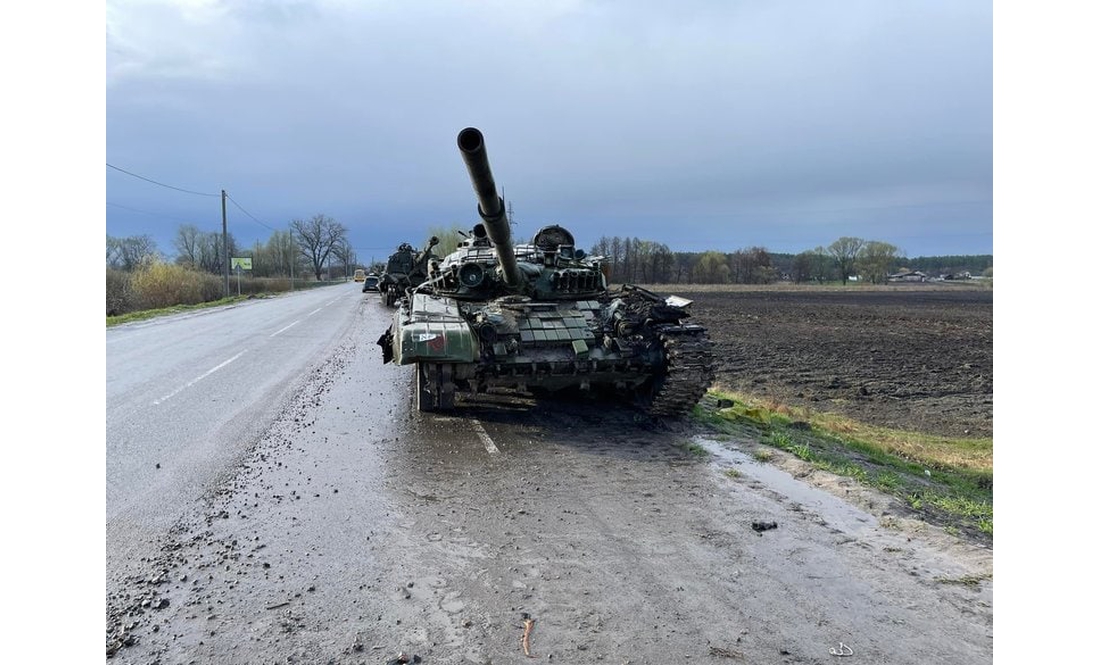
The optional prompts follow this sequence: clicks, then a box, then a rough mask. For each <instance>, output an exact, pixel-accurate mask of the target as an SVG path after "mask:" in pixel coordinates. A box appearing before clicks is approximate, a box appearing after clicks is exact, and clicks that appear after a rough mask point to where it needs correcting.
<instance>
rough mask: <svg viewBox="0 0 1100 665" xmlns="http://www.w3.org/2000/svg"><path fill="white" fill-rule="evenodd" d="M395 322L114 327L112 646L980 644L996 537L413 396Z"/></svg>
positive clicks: (874, 659)
mask: <svg viewBox="0 0 1100 665" xmlns="http://www.w3.org/2000/svg"><path fill="white" fill-rule="evenodd" d="M388 315H389V311H388V310H385V309H384V308H383V307H381V305H380V304H379V303H378V299H377V297H376V296H373V295H364V294H361V293H360V292H359V290H358V288H354V287H352V286H350V285H349V286H348V287H347V288H346V289H345V288H344V287H337V289H325V290H322V291H318V292H314V293H310V294H300V295H296V296H292V297H287V298H280V299H275V300H270V301H262V302H256V303H251V304H249V305H247V306H244V307H240V308H236V309H235V310H227V311H224V312H212V313H210V314H205V315H203V316H200V317H194V319H193V320H192V319H184V320H170V321H165V322H161V323H158V324H149V325H146V326H141V327H136V328H135V329H130V330H119V331H117V332H116V331H112V335H109V336H108V413H107V421H108V520H107V525H108V528H107V542H108V553H109V557H108V570H107V577H108V593H107V647H108V654H109V661H110V662H115V663H135V664H147V663H153V662H161V663H189V662H194V663H378V664H383V663H392V662H401V661H400V656H401V654H404V656H405V657H406V658H407V659H408V660H409V661H410V662H414V661H415V658H419V659H420V662H423V663H428V664H430V663H447V664H450V663H456V664H457V663H478V664H486V663H497V664H499V663H520V662H529V661H530V660H531V659H537V660H544V661H547V662H560V663H589V662H606V663H614V664H615V665H620V664H622V663H632V664H637V663H661V664H664V663H670V662H715V663H721V662H748V663H824V662H835V661H837V660H838V659H842V660H844V661H845V662H852V663H913V664H916V663H928V662H936V663H958V664H960V665H962V664H966V665H970V664H973V663H991V662H992V659H993V656H992V654H993V637H992V633H993V609H992V593H993V591H992V586H993V585H992V579H991V577H992V552H991V551H989V550H985V549H982V548H979V547H974V546H971V545H967V544H966V543H963V542H960V541H958V540H956V539H954V538H953V537H951V536H950V535H948V534H944V533H943V532H941V531H938V530H935V529H932V528H931V527H927V526H926V525H922V524H919V523H911V522H908V521H906V520H904V519H901V518H900V517H898V514H897V512H896V511H895V510H894V508H895V507H894V506H893V505H892V504H891V502H890V501H889V500H888V499H886V498H885V497H881V496H877V495H875V494H874V493H871V492H867V491H865V490H862V489H860V488H859V487H858V486H856V485H854V484H851V483H845V482H842V481H837V482H833V481H831V480H830V479H828V478H826V477H824V476H823V475H822V474H821V473H819V472H814V471H813V470H811V469H807V468H804V467H799V466H798V463H797V460H786V459H784V458H783V457H782V456H776V458H775V459H776V463H768V464H764V463H760V462H757V461H755V460H754V458H753V457H752V456H751V452H752V450H753V449H754V447H755V442H752V441H733V440H726V441H715V440H711V439H707V438H706V437H705V436H702V435H701V432H700V431H699V430H697V429H695V428H693V427H691V426H688V425H686V424H682V423H680V424H676V423H664V422H661V421H654V420H650V419H648V418H645V417H642V416H641V415H640V414H637V413H634V412H631V411H630V410H628V409H625V408H622V407H621V405H614V404H608V403H586V402H546V401H544V402H534V401H531V400H529V399H526V398H523V397H522V396H509V395H488V396H482V397H480V398H478V399H476V400H467V401H460V402H459V409H458V410H457V412H456V413H455V414H453V415H438V414H419V413H417V412H415V411H414V410H412V408H411V404H412V386H411V379H412V371H411V369H410V368H408V367H395V366H392V365H383V364H382V363H381V360H380V354H379V351H378V348H377V347H376V346H375V345H374V340H375V339H377V337H378V335H379V334H380V333H381V332H382V330H384V329H385V327H386V325H388ZM203 319H207V321H205V322H204V321H203ZM295 321H298V323H296V324H295V323H294V322H295ZM292 324H293V325H292ZM287 326H292V327H289V328H287ZM243 329H247V332H245V331H244V330H243ZM162 333H163V334H162ZM164 339H171V340H174V341H173V342H172V343H171V344H166V343H164V342H162V341H160V340H164ZM112 345H114V346H112ZM177 356H186V358H187V359H186V360H184V359H181V358H177ZM231 359H232V360H231ZM226 363H228V364H226ZM124 370H125V371H124ZM121 376H125V377H126V378H121ZM260 376H262V377H264V378H258V377H260ZM158 377H159V378H158ZM700 450H705V451H706V453H705V454H700ZM112 455H117V456H118V457H119V459H117V460H112ZM158 462H159V463H160V464H161V468H160V469H156V467H155V465H156V463H158ZM772 524H774V528H766V527H767V526H768V525H772ZM754 525H755V528H754ZM136 552H141V556H138V557H136V558H135V557H134V554H135V553H136ZM525 635H526V637H527V640H526V642H524V639H523V638H524V636H525ZM525 651H526V653H525ZM528 654H530V656H528ZM848 657H850V661H849V658H848Z"/></svg>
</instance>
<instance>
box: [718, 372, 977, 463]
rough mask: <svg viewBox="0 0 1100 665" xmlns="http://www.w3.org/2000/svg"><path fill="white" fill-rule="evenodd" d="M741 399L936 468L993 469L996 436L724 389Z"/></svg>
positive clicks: (734, 397)
mask: <svg viewBox="0 0 1100 665" xmlns="http://www.w3.org/2000/svg"><path fill="white" fill-rule="evenodd" d="M720 390H721V392H722V393H725V394H728V395H730V396H732V397H733V399H735V400H737V401H738V402H742V403H744V404H747V405H749V406H750V407H753V408H757V409H760V410H762V411H764V412H767V413H769V414H773V415H777V416H780V417H783V418H786V419H789V420H792V421H794V420H799V421H803V422H808V423H810V424H811V425H813V426H814V427H815V428H819V429H821V430H823V431H826V432H830V433H833V434H835V435H837V436H840V437H843V438H846V439H854V440H858V441H861V442H865V443H868V444H872V445H873V446H874V447H875V448H877V449H880V450H882V451H883V452H886V453H889V454H891V455H896V456H898V457H901V458H903V459H907V460H912V461H919V462H921V463H924V464H927V465H929V466H933V467H936V468H954V469H965V470H967V471H978V472H989V473H992V471H993V439H989V438H980V439H957V438H951V437H944V436H935V435H931V434H923V433H920V432H908V431H904V430H895V429H888V428H885V427H875V426H872V425H866V424H864V423H860V422H858V421H855V420H852V419H851V418H847V417H845V416H840V415H837V414H834V413H821V412H816V411H811V410H810V409H806V408H802V407H795V406H789V405H786V404H782V403H780V402H778V401H776V400H774V399H758V398H756V397H753V396H751V395H746V394H743V393H737V392H733V391H729V390H725V389H721V388H720Z"/></svg>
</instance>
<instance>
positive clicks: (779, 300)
mask: <svg viewBox="0 0 1100 665" xmlns="http://www.w3.org/2000/svg"><path fill="white" fill-rule="evenodd" d="M693 289H694V290H693ZM704 289H706V287H687V288H677V289H676V290H675V291H674V292H675V293H676V294H677V295H681V296H684V297H686V298H692V299H694V300H695V304H694V305H693V315H694V321H695V322H696V323H700V324H702V325H705V326H706V327H707V329H708V331H709V333H710V336H711V339H712V341H713V342H714V347H715V353H716V355H717V356H718V367H717V379H716V383H717V384H718V385H719V386H722V387H725V388H729V389H732V390H734V391H738V392H744V393H749V394H752V395H754V396H758V397H764V398H773V399H775V400H777V401H779V402H781V403H784V404H788V405H791V406H802V407H808V408H811V409H813V410H815V411H827V412H834V413H839V414H842V415H845V416H848V417H851V418H853V419H856V420H859V421H861V422H865V423H868V424H872V425H880V426H884V427H890V428H896V429H904V430H911V431H920V432H926V433H930V434H940V435H944V436H953V437H991V436H993V290H992V288H973V287H967V286H956V285H902V286H897V287H880V288H879V289H876V290H868V289H865V288H859V287H853V288H834V289H829V290H825V289H814V288H804V289H800V288H781V287H757V288H752V287H742V288H739V289H736V290H734V289H733V288H730V287H727V288H725V289H722V290H716V289H709V290H704ZM658 291H659V292H662V293H663V292H666V291H668V289H667V288H665V289H658Z"/></svg>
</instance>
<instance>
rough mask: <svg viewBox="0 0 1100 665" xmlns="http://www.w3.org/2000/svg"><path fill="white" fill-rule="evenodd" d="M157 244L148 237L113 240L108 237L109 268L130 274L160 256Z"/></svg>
mask: <svg viewBox="0 0 1100 665" xmlns="http://www.w3.org/2000/svg"><path fill="white" fill-rule="evenodd" d="M158 255H159V252H158V251H157V243H156V242H154V241H153V239H152V238H151V237H149V236H147V235H141V236H130V237H128V238H113V237H111V236H107V267H108V268H116V269H118V270H125V271H127V272H130V271H132V270H134V269H136V268H137V267H138V266H140V265H141V263H142V262H143V261H144V260H145V259H146V258H149V257H154V256H158Z"/></svg>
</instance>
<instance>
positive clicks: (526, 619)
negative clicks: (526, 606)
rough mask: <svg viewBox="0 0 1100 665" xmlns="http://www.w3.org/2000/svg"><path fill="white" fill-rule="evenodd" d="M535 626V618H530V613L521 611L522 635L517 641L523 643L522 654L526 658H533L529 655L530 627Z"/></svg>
mask: <svg viewBox="0 0 1100 665" xmlns="http://www.w3.org/2000/svg"><path fill="white" fill-rule="evenodd" d="M534 627H535V620H534V619H532V618H531V615H530V614H528V613H527V612H524V613H523V637H521V638H520V640H519V643H520V644H522V645H523V655H524V656H527V657H528V658H534V656H532V655H531V629H532V628H534Z"/></svg>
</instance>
